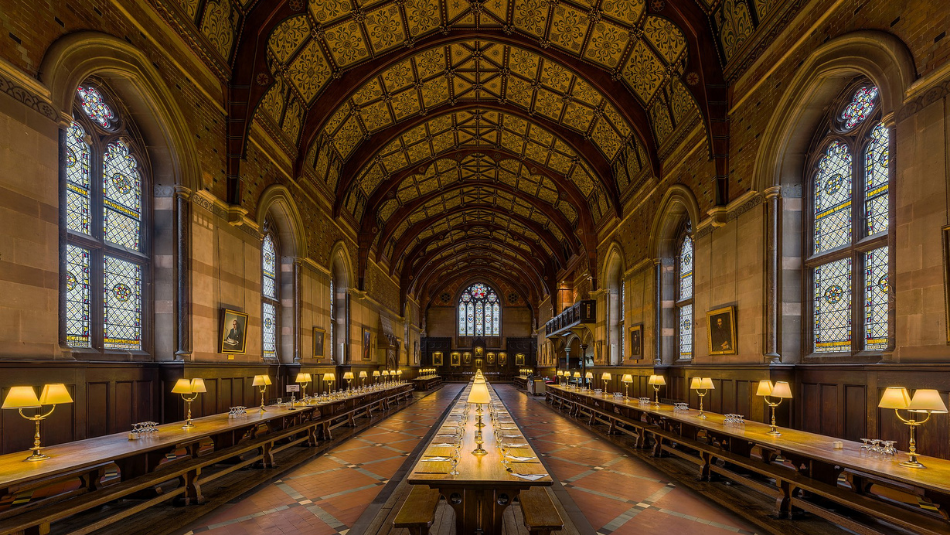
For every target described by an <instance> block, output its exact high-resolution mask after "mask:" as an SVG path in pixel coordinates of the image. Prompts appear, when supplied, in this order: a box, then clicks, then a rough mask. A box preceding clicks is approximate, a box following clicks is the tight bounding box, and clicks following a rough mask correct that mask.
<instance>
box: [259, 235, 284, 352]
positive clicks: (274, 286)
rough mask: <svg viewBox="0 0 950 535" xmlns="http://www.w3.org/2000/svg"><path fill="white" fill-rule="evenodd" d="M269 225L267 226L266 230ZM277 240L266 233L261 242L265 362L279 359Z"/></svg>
mask: <svg viewBox="0 0 950 535" xmlns="http://www.w3.org/2000/svg"><path fill="white" fill-rule="evenodd" d="M268 226H269V225H265V228H266V227H268ZM279 255H280V253H279V249H278V245H277V239H276V238H275V237H274V233H273V232H272V231H269V230H268V231H265V234H264V240H263V241H262V242H261V273H262V275H261V326H262V327H261V345H262V348H261V349H262V354H263V356H264V359H265V360H276V359H277V333H278V332H279V325H280V321H279V319H278V318H279V317H280V314H279V311H280V299H279V298H278V292H279V288H280V285H279V279H278V277H279V271H278V269H277V259H278V258H280V256H279Z"/></svg>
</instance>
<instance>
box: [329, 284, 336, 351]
mask: <svg viewBox="0 0 950 535" xmlns="http://www.w3.org/2000/svg"><path fill="white" fill-rule="evenodd" d="M334 301H336V295H335V294H334V293H333V278H332V277H331V278H330V338H329V340H330V362H336V360H335V359H334V358H333V357H334V355H336V343H335V342H336V338H334V337H333V333H334V331H335V330H336V329H334V327H336V315H334V313H333V312H334V310H333V308H334V307H333V305H334V303H333V302H334Z"/></svg>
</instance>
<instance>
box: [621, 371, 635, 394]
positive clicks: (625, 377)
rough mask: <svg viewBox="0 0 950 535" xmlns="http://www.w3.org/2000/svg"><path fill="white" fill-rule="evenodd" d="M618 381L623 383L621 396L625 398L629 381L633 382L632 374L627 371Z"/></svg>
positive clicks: (628, 388)
mask: <svg viewBox="0 0 950 535" xmlns="http://www.w3.org/2000/svg"><path fill="white" fill-rule="evenodd" d="M620 382H622V383H623V398H624V399H627V395H628V394H629V390H630V383H632V382H633V375H632V374H629V373H625V374H623V377H621V378H620Z"/></svg>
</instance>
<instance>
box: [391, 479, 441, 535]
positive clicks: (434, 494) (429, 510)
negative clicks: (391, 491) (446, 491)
mask: <svg viewBox="0 0 950 535" xmlns="http://www.w3.org/2000/svg"><path fill="white" fill-rule="evenodd" d="M440 497H441V495H440V494H439V491H438V490H436V489H432V488H429V487H426V486H423V485H413V486H412V490H411V491H409V496H408V497H407V498H406V501H405V502H403V504H402V507H400V508H399V512H398V513H396V518H395V519H394V520H393V526H394V527H396V528H406V529H408V530H409V533H411V534H412V535H427V534H428V533H429V528H431V527H432V521H433V519H434V518H435V510H436V508H438V507H439V498H440Z"/></svg>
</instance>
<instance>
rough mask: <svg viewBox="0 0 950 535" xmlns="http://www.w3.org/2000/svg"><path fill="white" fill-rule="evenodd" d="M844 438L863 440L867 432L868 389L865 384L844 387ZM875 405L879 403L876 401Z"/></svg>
mask: <svg viewBox="0 0 950 535" xmlns="http://www.w3.org/2000/svg"><path fill="white" fill-rule="evenodd" d="M844 405H845V410H844V412H845V415H846V416H845V420H844V435H843V436H844V438H846V439H848V440H861V439H862V438H866V437H865V434H866V433H867V426H866V423H865V422H866V418H865V416H866V415H867V389H866V388H865V387H864V385H845V387H844ZM875 406H877V404H876V403H875Z"/></svg>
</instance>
